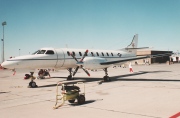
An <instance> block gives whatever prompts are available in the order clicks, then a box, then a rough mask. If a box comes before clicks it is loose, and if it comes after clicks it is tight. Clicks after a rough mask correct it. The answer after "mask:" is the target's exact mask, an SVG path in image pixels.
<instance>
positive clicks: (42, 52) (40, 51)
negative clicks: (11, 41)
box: [37, 50, 46, 54]
mask: <svg viewBox="0 0 180 118" xmlns="http://www.w3.org/2000/svg"><path fill="white" fill-rule="evenodd" d="M45 52H46V50H39V51H38V52H37V54H44V53H45Z"/></svg>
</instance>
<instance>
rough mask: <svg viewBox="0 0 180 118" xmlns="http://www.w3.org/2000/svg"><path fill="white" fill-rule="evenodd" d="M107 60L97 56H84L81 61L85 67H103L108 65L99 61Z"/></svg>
mask: <svg viewBox="0 0 180 118" xmlns="http://www.w3.org/2000/svg"><path fill="white" fill-rule="evenodd" d="M106 61H107V60H106V59H104V58H99V57H86V58H85V59H84V61H83V66H84V67H85V68H86V69H103V68H107V67H109V66H110V65H101V64H100V63H101V62H106Z"/></svg>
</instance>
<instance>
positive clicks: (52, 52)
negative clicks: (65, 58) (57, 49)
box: [46, 50, 54, 54]
mask: <svg viewBox="0 0 180 118" xmlns="http://www.w3.org/2000/svg"><path fill="white" fill-rule="evenodd" d="M46 54H54V51H52V50H48V51H47V52H46Z"/></svg>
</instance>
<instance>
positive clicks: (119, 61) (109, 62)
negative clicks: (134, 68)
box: [100, 56, 148, 65]
mask: <svg viewBox="0 0 180 118" xmlns="http://www.w3.org/2000/svg"><path fill="white" fill-rule="evenodd" d="M144 58H148V56H140V57H130V58H125V59H121V60H117V61H106V62H102V63H100V64H101V65H109V64H116V63H121V62H126V61H132V60H138V59H144Z"/></svg>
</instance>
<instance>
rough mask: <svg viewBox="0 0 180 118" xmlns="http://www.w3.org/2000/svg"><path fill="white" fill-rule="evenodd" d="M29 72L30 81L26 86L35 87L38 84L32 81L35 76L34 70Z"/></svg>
mask: <svg viewBox="0 0 180 118" xmlns="http://www.w3.org/2000/svg"><path fill="white" fill-rule="evenodd" d="M30 73H31V75H30V78H31V81H30V82H29V86H28V87H29V88H36V87H38V86H37V85H36V82H34V81H33V80H34V79H35V77H34V76H33V74H34V72H30Z"/></svg>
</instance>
